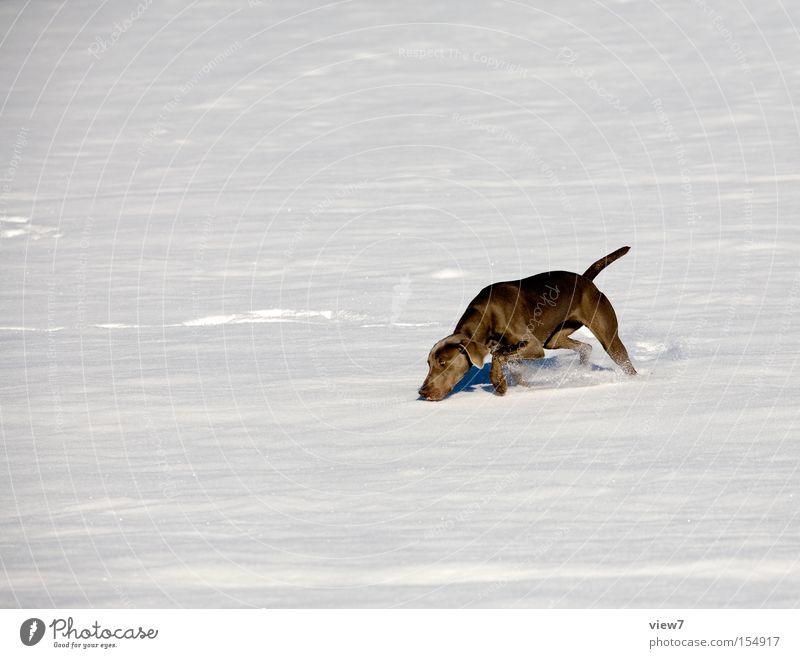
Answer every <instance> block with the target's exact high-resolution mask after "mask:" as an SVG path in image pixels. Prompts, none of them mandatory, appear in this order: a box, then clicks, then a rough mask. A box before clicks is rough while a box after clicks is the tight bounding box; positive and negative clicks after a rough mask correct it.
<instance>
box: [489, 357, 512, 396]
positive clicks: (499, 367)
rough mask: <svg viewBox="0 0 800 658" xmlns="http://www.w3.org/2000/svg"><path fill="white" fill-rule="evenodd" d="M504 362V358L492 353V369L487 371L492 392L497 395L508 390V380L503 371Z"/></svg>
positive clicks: (503, 393)
mask: <svg viewBox="0 0 800 658" xmlns="http://www.w3.org/2000/svg"><path fill="white" fill-rule="evenodd" d="M504 364H505V359H504V358H502V357H501V356H499V355H497V354H494V355H492V369H491V370H490V371H489V380H490V381H491V382H492V386H494V392H495V393H497V394H498V395H505V394H506V391H508V382H507V381H506V375H505V373H504V372H503V365H504Z"/></svg>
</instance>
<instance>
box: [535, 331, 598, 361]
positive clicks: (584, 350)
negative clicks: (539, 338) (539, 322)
mask: <svg viewBox="0 0 800 658" xmlns="http://www.w3.org/2000/svg"><path fill="white" fill-rule="evenodd" d="M575 331H577V329H576V328H574V327H566V328H564V329H560V330H559V331H557V332H556V333H554V334H553V335H552V336H551V337H550V338H549V340H548V341H547V342H546V343H545V345H544V346H545V347H546V348H547V349H549V350H558V349H566V350H573V351H574V352H577V353H578V355H579V356H580V358H581V365H586V364H587V363H589V356H590V355H591V354H592V346H591V345H589V343H584V342H582V341H579V340H575V339H574V338H570V337H569V336H570V334H572V333H573V332H575Z"/></svg>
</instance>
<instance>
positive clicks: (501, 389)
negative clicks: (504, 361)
mask: <svg viewBox="0 0 800 658" xmlns="http://www.w3.org/2000/svg"><path fill="white" fill-rule="evenodd" d="M493 383H494V392H495V393H497V395H505V394H506V393H507V392H508V383H507V382H506V380H505V379H503V380H502V381H499V382H493Z"/></svg>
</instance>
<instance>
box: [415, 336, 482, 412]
mask: <svg viewBox="0 0 800 658" xmlns="http://www.w3.org/2000/svg"><path fill="white" fill-rule="evenodd" d="M487 354H489V348H488V347H486V346H485V345H482V344H481V343H476V342H475V341H474V340H471V339H470V338H468V337H467V336H465V335H464V334H452V335H450V336H447V337H446V338H443V339H442V340H440V341H439V342H438V343H436V345H434V346H433V347H432V348H431V351H430V354H428V376H427V377H425V381H424V382H423V383H422V386H421V387H420V389H419V394H420V396H422V397H423V398H425V399H426V400H430V401H432V402H438V401H439V400H442V399H444V398H445V397H446V396H447V394H448V393H449V392H450V391H452V390H453V387H454V386H455V385H456V384H458V382H459V381H461V378H462V377H463V376H464V375H466V374H467V373H468V372H469V369H470V368H471V367H472V366H477V367H478V368H480V367H482V366H483V360H484V359H485V358H486V355H487Z"/></svg>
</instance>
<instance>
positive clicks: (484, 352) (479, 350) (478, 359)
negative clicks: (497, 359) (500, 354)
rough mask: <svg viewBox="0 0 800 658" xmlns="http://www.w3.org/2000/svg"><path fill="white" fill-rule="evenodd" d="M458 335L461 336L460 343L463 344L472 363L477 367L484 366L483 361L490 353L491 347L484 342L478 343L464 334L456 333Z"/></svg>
mask: <svg viewBox="0 0 800 658" xmlns="http://www.w3.org/2000/svg"><path fill="white" fill-rule="evenodd" d="M456 336H457V337H458V338H459V341H458V343H459V345H461V347H463V348H464V351H465V352H466V353H467V356H468V357H469V360H470V363H472V365H473V366H475V367H476V368H483V361H484V359H486V357H487V356H488V354H489V348H488V347H486V345H484V344H483V343H478V342H477V341H474V340H472V339H471V338H468V337H467V336H464V335H463V334H456Z"/></svg>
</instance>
